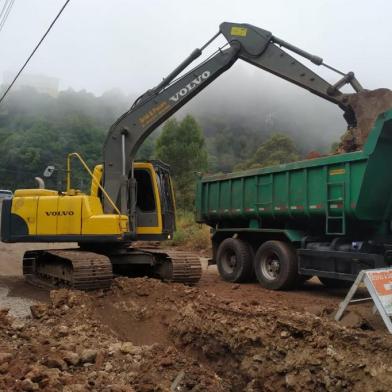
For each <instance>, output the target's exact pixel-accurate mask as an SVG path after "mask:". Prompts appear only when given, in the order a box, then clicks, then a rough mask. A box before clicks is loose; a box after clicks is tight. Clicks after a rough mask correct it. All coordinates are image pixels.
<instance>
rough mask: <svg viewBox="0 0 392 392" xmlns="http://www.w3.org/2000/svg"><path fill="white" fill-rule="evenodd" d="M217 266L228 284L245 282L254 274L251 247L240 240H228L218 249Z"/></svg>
mask: <svg viewBox="0 0 392 392" xmlns="http://www.w3.org/2000/svg"><path fill="white" fill-rule="evenodd" d="M216 259H217V260H216V264H217V266H218V271H219V274H220V276H221V277H222V278H223V279H224V280H226V281H227V282H245V281H247V280H249V279H250V278H251V276H252V273H253V251H252V248H251V246H250V245H249V244H248V243H246V242H245V241H242V240H240V239H238V238H226V239H225V240H224V241H223V242H222V243H221V244H220V245H219V248H218V252H217V255H216Z"/></svg>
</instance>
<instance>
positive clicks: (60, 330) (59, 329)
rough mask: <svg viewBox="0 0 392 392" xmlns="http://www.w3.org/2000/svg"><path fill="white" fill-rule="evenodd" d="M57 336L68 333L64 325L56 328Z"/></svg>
mask: <svg viewBox="0 0 392 392" xmlns="http://www.w3.org/2000/svg"><path fill="white" fill-rule="evenodd" d="M57 332H58V334H59V336H67V335H68V333H69V328H68V327H67V326H66V325H60V326H59V327H58V329H57Z"/></svg>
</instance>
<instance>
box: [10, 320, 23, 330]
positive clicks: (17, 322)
mask: <svg viewBox="0 0 392 392" xmlns="http://www.w3.org/2000/svg"><path fill="white" fill-rule="evenodd" d="M25 326H26V323H25V322H24V321H22V320H15V321H14V322H13V323H12V325H11V328H13V329H16V330H17V331H21V330H22V329H23V328H24V327H25Z"/></svg>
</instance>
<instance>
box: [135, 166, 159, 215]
mask: <svg viewBox="0 0 392 392" xmlns="http://www.w3.org/2000/svg"><path fill="white" fill-rule="evenodd" d="M135 180H136V182H137V202H136V207H137V208H139V209H140V210H141V211H142V212H153V211H155V210H156V204H155V197H154V189H153V186H152V180H151V175H150V173H149V171H148V170H145V169H137V170H135Z"/></svg>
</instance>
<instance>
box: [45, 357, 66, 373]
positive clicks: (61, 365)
mask: <svg viewBox="0 0 392 392" xmlns="http://www.w3.org/2000/svg"><path fill="white" fill-rule="evenodd" d="M45 364H46V366H47V367H49V368H56V369H61V370H65V369H67V364H66V363H65V361H63V360H62V359H61V358H60V357H58V356H56V355H53V356H52V355H51V356H49V357H47V359H46V361H45Z"/></svg>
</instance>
